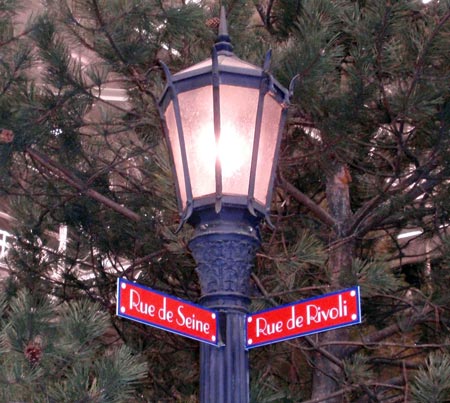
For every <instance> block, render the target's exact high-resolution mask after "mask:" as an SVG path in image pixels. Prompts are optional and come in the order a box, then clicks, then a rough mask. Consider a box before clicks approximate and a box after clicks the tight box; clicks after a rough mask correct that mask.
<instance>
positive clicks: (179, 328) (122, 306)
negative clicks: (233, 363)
mask: <svg viewBox="0 0 450 403" xmlns="http://www.w3.org/2000/svg"><path fill="white" fill-rule="evenodd" d="M117 315H118V316H121V317H123V318H127V319H131V320H134V321H136V322H140V323H143V324H145V325H150V326H154V327H157V328H159V329H163V330H168V331H169V332H173V333H176V334H180V335H182V336H186V337H190V338H192V339H195V340H198V341H202V342H205V343H208V344H213V345H218V343H219V341H218V335H217V332H218V326H217V319H218V315H217V314H216V313H215V312H214V311H211V310H209V309H205V308H202V307H199V306H198V305H195V304H192V303H190V302H187V301H183V300H181V299H178V298H174V297H171V296H169V295H167V294H164V293H161V292H157V291H154V290H152V289H150V288H147V287H144V286H142V285H139V284H136V283H133V282H131V281H127V280H124V279H123V278H119V279H117Z"/></svg>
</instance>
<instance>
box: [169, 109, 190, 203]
mask: <svg viewBox="0 0 450 403" xmlns="http://www.w3.org/2000/svg"><path fill="white" fill-rule="evenodd" d="M165 117H166V124H167V129H168V132H169V133H168V134H169V142H170V148H171V149H172V156H173V161H174V164H175V173H176V176H177V178H176V179H177V183H178V188H179V192H180V198H181V200H180V201H181V207H182V209H184V208H185V207H186V183H185V178H184V171H183V163H182V160H181V149H180V141H179V138H178V130H177V124H176V120H175V113H174V110H173V103H172V102H170V104H169V106H168V107H167V109H166V113H165Z"/></svg>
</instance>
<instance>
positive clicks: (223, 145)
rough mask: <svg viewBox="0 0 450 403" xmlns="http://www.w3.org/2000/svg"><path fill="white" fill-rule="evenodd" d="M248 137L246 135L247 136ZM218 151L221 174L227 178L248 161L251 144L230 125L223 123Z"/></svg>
mask: <svg viewBox="0 0 450 403" xmlns="http://www.w3.org/2000/svg"><path fill="white" fill-rule="evenodd" d="M247 138H248V137H247ZM218 148H219V150H218V152H217V151H216V155H217V153H218V156H219V160H220V163H221V167H222V176H223V177H225V178H227V177H231V176H233V175H234V174H236V173H237V172H239V171H240V170H241V169H242V167H243V165H244V164H245V163H246V162H247V161H250V158H251V144H249V141H248V140H247V139H246V138H245V137H244V136H242V134H241V133H239V132H238V131H237V130H236V128H235V127H233V126H232V125H224V126H223V127H222V132H221V135H220V140H219V147H218Z"/></svg>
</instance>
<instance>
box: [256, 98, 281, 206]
mask: <svg viewBox="0 0 450 403" xmlns="http://www.w3.org/2000/svg"><path fill="white" fill-rule="evenodd" d="M281 112H282V108H281V105H279V104H278V103H277V102H276V101H275V100H274V99H273V97H272V96H271V95H270V94H267V95H266V96H265V98H264V112H263V119H262V124H261V138H260V140H259V152H258V161H257V164H256V178H255V199H256V200H257V201H258V202H260V203H261V204H263V205H264V206H265V205H266V199H267V191H268V187H269V181H270V174H271V173H272V171H271V170H272V161H273V158H274V155H275V148H276V145H277V144H276V142H277V136H278V128H279V124H280V119H281Z"/></svg>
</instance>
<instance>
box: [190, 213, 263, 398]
mask: <svg viewBox="0 0 450 403" xmlns="http://www.w3.org/2000/svg"><path fill="white" fill-rule="evenodd" d="M190 222H191V223H192V224H193V225H194V228H195V234H194V237H193V239H192V240H191V242H190V244H189V246H190V248H191V251H192V254H193V255H194V258H195V260H196V262H197V272H198V275H199V278H200V284H201V288H202V303H203V305H205V306H207V307H208V308H211V309H214V310H216V311H218V312H219V321H220V326H221V329H220V337H221V340H220V341H221V342H222V343H223V345H221V346H219V347H215V346H210V345H207V344H203V343H202V345H201V346H200V371H201V373H200V401H201V402H202V403H246V402H248V401H249V395H250V393H249V366H248V352H247V351H246V349H245V314H246V313H247V312H248V308H249V305H250V298H249V297H250V290H249V287H250V275H251V271H252V268H253V265H254V261H255V255H256V251H257V249H258V248H259V245H260V238H259V231H258V222H259V218H258V217H254V216H252V215H251V214H250V213H249V212H248V210H247V209H246V208H242V207H236V208H233V207H228V206H227V207H223V208H222V210H221V211H220V212H219V213H216V212H215V211H214V208H210V209H204V210H201V211H198V212H196V213H194V215H193V216H192V218H191V219H190Z"/></svg>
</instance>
